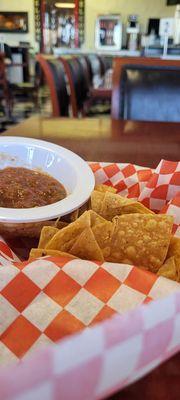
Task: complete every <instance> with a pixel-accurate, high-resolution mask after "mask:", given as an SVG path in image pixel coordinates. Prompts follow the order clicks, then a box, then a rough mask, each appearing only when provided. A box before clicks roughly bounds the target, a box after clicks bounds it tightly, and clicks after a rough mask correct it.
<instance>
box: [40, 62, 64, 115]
mask: <svg viewBox="0 0 180 400" xmlns="http://www.w3.org/2000/svg"><path fill="white" fill-rule="evenodd" d="M36 60H37V61H38V62H39V65H40V67H41V68H42V71H43V72H44V75H45V79H46V82H47V84H48V86H49V89H50V95H51V102H52V115H53V117H59V116H61V117H67V116H69V107H70V99H69V94H68V91H67V84H66V77H65V71H64V67H63V64H62V63H61V62H60V61H59V60H58V59H55V58H49V59H46V58H45V57H44V56H43V55H42V54H38V55H37V56H36Z"/></svg>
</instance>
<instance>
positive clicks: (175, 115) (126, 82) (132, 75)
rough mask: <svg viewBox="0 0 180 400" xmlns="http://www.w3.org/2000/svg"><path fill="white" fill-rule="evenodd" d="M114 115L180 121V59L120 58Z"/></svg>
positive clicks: (116, 62) (117, 68) (127, 117)
mask: <svg viewBox="0 0 180 400" xmlns="http://www.w3.org/2000/svg"><path fill="white" fill-rule="evenodd" d="M112 118H113V119H124V120H139V121H161V122H163V121H164V122H167V121H169V122H180V61H177V60H162V59H158V58H135V57H134V58H116V59H115V61H114V72H113V92H112Z"/></svg>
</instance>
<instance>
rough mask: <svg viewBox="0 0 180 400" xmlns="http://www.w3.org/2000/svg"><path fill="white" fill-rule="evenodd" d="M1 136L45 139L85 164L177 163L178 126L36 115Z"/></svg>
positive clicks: (179, 126) (179, 129)
mask: <svg viewBox="0 0 180 400" xmlns="http://www.w3.org/2000/svg"><path fill="white" fill-rule="evenodd" d="M4 135H8V136H11V135H13V136H25V137H32V138H37V139H42V140H47V141H50V142H53V143H56V144H59V145H61V146H65V147H67V148H69V149H70V150H72V151H74V152H76V153H78V154H79V155H80V156H81V157H83V158H84V159H85V160H89V161H107V162H128V163H134V164H137V165H142V166H149V167H153V168H154V167H156V165H157V164H158V163H159V161H160V160H161V159H162V158H164V159H168V160H172V161H177V160H178V159H179V154H180V124H178V123H159V122H135V121H111V119H110V118H84V119H73V118H43V117H41V116H38V115H37V116H34V117H31V118H29V119H27V120H25V121H24V122H22V123H20V124H18V125H15V126H13V127H11V128H10V129H9V130H8V131H6V132H5V133H4Z"/></svg>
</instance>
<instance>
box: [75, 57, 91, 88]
mask: <svg viewBox="0 0 180 400" xmlns="http://www.w3.org/2000/svg"><path fill="white" fill-rule="evenodd" d="M77 61H78V62H79V63H80V64H81V66H82V68H83V73H84V76H85V79H86V82H87V87H88V88H89V87H90V86H92V79H93V73H92V69H91V63H90V61H89V59H88V57H87V56H86V55H83V56H82V55H81V56H79V57H78V58H77Z"/></svg>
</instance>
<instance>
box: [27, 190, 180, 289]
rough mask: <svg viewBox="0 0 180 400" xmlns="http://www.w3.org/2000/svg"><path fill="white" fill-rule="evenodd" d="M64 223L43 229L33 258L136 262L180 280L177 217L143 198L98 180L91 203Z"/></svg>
mask: <svg viewBox="0 0 180 400" xmlns="http://www.w3.org/2000/svg"><path fill="white" fill-rule="evenodd" d="M71 221H72V222H70V223H69V224H65V225H64V224H62V229H58V228H56V227H52V226H46V227H44V228H43V229H42V232H41V236H40V240H39V245H38V249H32V250H31V252H30V257H31V258H36V257H43V256H47V255H50V256H66V255H67V254H68V256H69V255H71V256H72V257H79V258H82V259H86V260H96V261H100V262H103V261H109V262H116V263H123V264H130V265H136V266H139V267H141V268H145V269H148V270H150V271H152V272H155V273H158V274H159V275H163V276H165V277H167V278H170V279H173V280H176V281H180V239H178V238H175V237H173V236H172V227H173V217H171V216H169V215H164V214H158V215H156V214H154V213H153V212H152V211H150V210H149V209H148V208H146V207H145V206H144V205H143V204H141V203H139V202H137V201H135V200H132V199H127V198H125V197H121V196H119V195H117V194H116V190H115V189H114V188H112V187H109V186H105V185H99V186H96V188H95V190H94V191H93V193H92V195H91V203H88V204H86V206H83V208H81V209H80V210H76V211H75V212H74V213H73V214H72V215H71Z"/></svg>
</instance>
